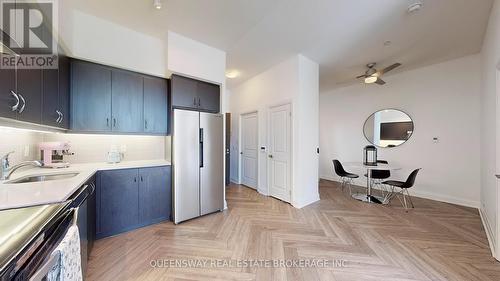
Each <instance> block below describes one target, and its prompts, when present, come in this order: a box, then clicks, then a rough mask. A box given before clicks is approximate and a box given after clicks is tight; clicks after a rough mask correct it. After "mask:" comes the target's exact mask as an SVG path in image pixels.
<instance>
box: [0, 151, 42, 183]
mask: <svg viewBox="0 0 500 281" xmlns="http://www.w3.org/2000/svg"><path fill="white" fill-rule="evenodd" d="M12 153H14V151H11V152H9V153H7V154H5V155H4V156H3V157H2V158H1V159H0V160H1V164H2V171H1V173H0V180H8V179H9V178H10V176H11V175H12V173H14V171H16V170H17V169H19V168H21V167H26V166H35V167H42V166H43V164H42V162H40V161H38V160H34V161H24V162H21V163H19V164H16V165H14V166H10V162H9V155H10V154H12Z"/></svg>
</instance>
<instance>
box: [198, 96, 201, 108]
mask: <svg viewBox="0 0 500 281" xmlns="http://www.w3.org/2000/svg"><path fill="white" fill-rule="evenodd" d="M198 106H201V99H200V98H198Z"/></svg>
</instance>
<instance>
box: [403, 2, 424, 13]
mask: <svg viewBox="0 0 500 281" xmlns="http://www.w3.org/2000/svg"><path fill="white" fill-rule="evenodd" d="M423 6H424V4H422V2H415V3H413V4H411V5H410V6H408V9H407V10H406V11H407V12H408V14H413V13H416V12H418V11H420V9H422V7H423Z"/></svg>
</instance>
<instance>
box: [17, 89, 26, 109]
mask: <svg viewBox="0 0 500 281" xmlns="http://www.w3.org/2000/svg"><path fill="white" fill-rule="evenodd" d="M19 98H20V99H21V101H22V102H23V105H22V106H21V109H19V111H18V112H19V113H23V111H24V108H25V107H26V100H25V99H24V97H23V95H21V94H19Z"/></svg>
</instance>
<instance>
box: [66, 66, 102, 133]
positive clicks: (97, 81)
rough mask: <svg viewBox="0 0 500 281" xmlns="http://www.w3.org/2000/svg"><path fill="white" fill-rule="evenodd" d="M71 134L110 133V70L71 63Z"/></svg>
mask: <svg viewBox="0 0 500 281" xmlns="http://www.w3.org/2000/svg"><path fill="white" fill-rule="evenodd" d="M70 129H71V130H73V131H87V132H89V131H90V132H109V131H111V70H110V69H109V68H108V67H105V66H102V65H98V64H94V63H89V62H85V61H80V60H72V62H71V125H70Z"/></svg>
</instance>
